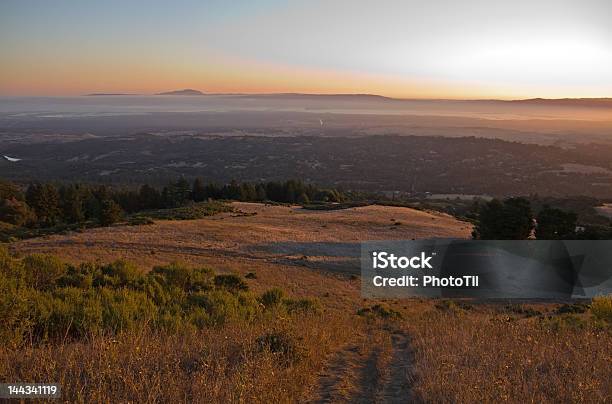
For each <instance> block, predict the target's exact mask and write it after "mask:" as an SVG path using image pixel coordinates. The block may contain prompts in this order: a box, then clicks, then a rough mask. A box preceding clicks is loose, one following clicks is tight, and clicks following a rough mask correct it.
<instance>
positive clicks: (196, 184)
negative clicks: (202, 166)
mask: <svg viewBox="0 0 612 404" xmlns="http://www.w3.org/2000/svg"><path fill="white" fill-rule="evenodd" d="M191 195H192V197H193V200H194V201H196V202H202V201H204V200H206V188H205V187H204V182H203V181H202V180H201V179H200V178H196V179H195V181H193V188H192V190H191Z"/></svg>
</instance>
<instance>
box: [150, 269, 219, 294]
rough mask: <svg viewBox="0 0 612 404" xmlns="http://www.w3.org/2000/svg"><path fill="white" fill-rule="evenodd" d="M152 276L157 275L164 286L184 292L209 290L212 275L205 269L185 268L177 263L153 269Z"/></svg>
mask: <svg viewBox="0 0 612 404" xmlns="http://www.w3.org/2000/svg"><path fill="white" fill-rule="evenodd" d="M151 274H152V275H159V278H158V279H160V281H161V282H162V283H163V284H164V285H165V286H176V287H178V288H180V289H182V290H184V291H186V292H197V291H202V290H210V289H211V288H212V284H211V279H212V277H213V273H212V271H211V270H210V269H207V268H195V269H192V268H187V267H185V266H183V265H181V264H178V263H172V264H170V265H166V266H160V267H155V268H153V270H152V271H151Z"/></svg>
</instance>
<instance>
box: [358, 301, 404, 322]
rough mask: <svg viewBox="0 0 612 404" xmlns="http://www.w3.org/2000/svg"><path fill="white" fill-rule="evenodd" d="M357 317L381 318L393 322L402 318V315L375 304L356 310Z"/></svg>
mask: <svg viewBox="0 0 612 404" xmlns="http://www.w3.org/2000/svg"><path fill="white" fill-rule="evenodd" d="M357 315H359V316H364V317H368V318H382V319H386V320H394V319H400V318H402V314H401V313H400V312H399V311H396V310H393V309H392V308H389V307H385V306H383V305H380V304H377V305H374V306H372V307H364V308H362V309H359V310H357Z"/></svg>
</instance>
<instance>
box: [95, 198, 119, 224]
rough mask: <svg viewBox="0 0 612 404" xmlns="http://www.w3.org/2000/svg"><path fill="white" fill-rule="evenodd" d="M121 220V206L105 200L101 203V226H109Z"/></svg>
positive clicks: (110, 200)
mask: <svg viewBox="0 0 612 404" xmlns="http://www.w3.org/2000/svg"><path fill="white" fill-rule="evenodd" d="M122 218H123V210H122V209H121V206H119V204H118V203H117V202H115V201H113V200H112V199H105V200H103V201H102V203H101V209H100V217H99V221H100V224H101V225H102V226H110V225H111V224H113V223H117V222H118V221H119V220H121V219H122Z"/></svg>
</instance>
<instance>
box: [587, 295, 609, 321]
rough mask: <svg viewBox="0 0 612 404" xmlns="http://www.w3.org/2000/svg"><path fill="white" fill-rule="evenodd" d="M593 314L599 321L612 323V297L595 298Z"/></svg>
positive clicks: (592, 306) (592, 307)
mask: <svg viewBox="0 0 612 404" xmlns="http://www.w3.org/2000/svg"><path fill="white" fill-rule="evenodd" d="M591 313H592V314H593V315H594V316H595V318H597V319H599V320H604V321H607V322H609V323H612V295H608V296H599V297H595V298H593V302H592V303H591Z"/></svg>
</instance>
